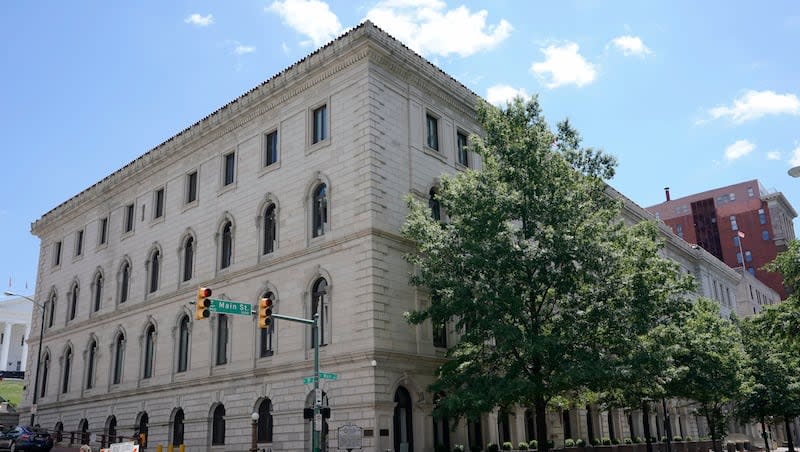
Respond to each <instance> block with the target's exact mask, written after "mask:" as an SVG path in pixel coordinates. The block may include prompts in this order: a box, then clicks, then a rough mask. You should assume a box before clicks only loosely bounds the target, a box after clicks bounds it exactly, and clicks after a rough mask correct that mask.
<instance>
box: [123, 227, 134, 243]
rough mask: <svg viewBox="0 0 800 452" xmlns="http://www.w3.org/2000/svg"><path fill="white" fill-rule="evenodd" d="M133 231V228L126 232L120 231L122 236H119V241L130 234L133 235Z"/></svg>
mask: <svg viewBox="0 0 800 452" xmlns="http://www.w3.org/2000/svg"><path fill="white" fill-rule="evenodd" d="M134 232H136V230H135V229H132V230H130V231H128V232H123V233H122V236H121V237H120V238H119V239H120V241H122V240H125V239H127V238H128V237H131V236H133V233H134Z"/></svg>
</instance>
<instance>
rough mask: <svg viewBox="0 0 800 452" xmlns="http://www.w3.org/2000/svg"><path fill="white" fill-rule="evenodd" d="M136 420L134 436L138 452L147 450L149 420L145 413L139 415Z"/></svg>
mask: <svg viewBox="0 0 800 452" xmlns="http://www.w3.org/2000/svg"><path fill="white" fill-rule="evenodd" d="M138 419H139V420H138V421H137V422H136V435H137V436H138V440H139V450H143V449H146V448H147V433H148V431H147V430H148V426H149V424H150V418H149V416H147V412H145V411H142V412H141V413H139V416H138Z"/></svg>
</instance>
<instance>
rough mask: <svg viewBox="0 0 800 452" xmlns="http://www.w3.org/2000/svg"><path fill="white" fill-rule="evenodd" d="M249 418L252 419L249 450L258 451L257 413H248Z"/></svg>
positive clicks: (251, 451)
mask: <svg viewBox="0 0 800 452" xmlns="http://www.w3.org/2000/svg"><path fill="white" fill-rule="evenodd" d="M250 419H251V420H252V421H253V424H252V425H253V439H252V441H251V443H250V452H258V413H257V412H253V414H251V415H250Z"/></svg>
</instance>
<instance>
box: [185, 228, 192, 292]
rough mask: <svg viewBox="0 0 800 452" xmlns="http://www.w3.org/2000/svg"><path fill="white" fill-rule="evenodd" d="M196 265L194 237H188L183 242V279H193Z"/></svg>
mask: <svg viewBox="0 0 800 452" xmlns="http://www.w3.org/2000/svg"><path fill="white" fill-rule="evenodd" d="M193 267H194V237H191V236H190V237H187V238H186V241H185V242H183V281H189V280H190V279H192V270H193Z"/></svg>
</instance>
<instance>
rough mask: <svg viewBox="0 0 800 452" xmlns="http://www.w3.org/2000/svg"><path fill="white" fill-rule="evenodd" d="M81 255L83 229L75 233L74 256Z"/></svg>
mask: <svg viewBox="0 0 800 452" xmlns="http://www.w3.org/2000/svg"><path fill="white" fill-rule="evenodd" d="M81 254H83V229H81V230H80V231H78V232H77V233H75V256H76V257H77V256H80V255H81Z"/></svg>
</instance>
